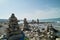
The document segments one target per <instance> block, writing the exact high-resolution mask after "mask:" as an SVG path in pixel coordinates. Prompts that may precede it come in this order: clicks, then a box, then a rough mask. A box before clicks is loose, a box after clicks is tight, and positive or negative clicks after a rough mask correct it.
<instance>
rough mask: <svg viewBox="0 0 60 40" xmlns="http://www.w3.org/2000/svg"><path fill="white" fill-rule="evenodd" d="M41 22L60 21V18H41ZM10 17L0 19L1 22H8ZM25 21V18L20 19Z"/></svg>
mask: <svg viewBox="0 0 60 40" xmlns="http://www.w3.org/2000/svg"><path fill="white" fill-rule="evenodd" d="M39 20H40V21H41V22H57V21H59V22H60V18H51V19H39ZM7 21H8V19H0V22H7ZM20 21H23V20H20Z"/></svg>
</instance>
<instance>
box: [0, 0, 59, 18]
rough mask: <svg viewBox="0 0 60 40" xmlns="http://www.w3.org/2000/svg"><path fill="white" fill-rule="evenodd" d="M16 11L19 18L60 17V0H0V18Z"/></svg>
mask: <svg viewBox="0 0 60 40" xmlns="http://www.w3.org/2000/svg"><path fill="white" fill-rule="evenodd" d="M12 13H14V14H15V15H16V17H17V18H18V19H24V18H27V19H37V18H38V19H45V18H58V17H60V0H0V19H3V18H4V19H8V18H9V17H10V15H11V14H12Z"/></svg>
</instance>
